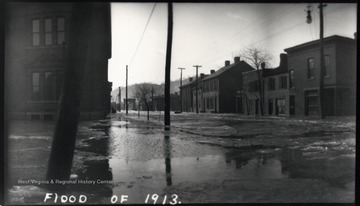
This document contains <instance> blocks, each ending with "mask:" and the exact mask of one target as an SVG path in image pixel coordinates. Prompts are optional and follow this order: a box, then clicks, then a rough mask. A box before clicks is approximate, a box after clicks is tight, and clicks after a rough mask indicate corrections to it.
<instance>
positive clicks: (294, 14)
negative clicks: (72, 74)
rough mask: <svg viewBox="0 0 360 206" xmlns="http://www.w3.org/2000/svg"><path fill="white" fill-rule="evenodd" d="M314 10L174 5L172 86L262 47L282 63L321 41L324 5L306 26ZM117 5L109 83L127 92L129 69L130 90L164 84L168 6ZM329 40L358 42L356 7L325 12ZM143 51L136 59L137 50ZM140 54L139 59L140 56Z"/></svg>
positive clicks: (314, 7)
mask: <svg viewBox="0 0 360 206" xmlns="http://www.w3.org/2000/svg"><path fill="white" fill-rule="evenodd" d="M307 5H308V4H272V3H271V4H259V3H252V4H245V3H232V4H230V3H217V4H210V3H174V4H173V8H174V30H173V45H172V61H171V80H176V79H179V78H180V70H179V69H178V68H179V67H184V68H186V69H185V70H183V78H187V77H189V76H192V75H195V68H194V67H193V65H202V68H199V73H205V74H208V73H210V70H211V69H215V70H217V69H219V68H221V67H222V66H223V65H224V61H225V60H230V61H231V63H232V62H233V58H234V57H235V56H238V55H239V52H240V51H241V49H243V48H244V47H246V46H251V45H258V46H261V47H263V48H264V49H266V50H267V51H268V52H269V53H271V54H272V55H273V56H274V61H273V62H272V63H271V64H272V66H274V67H276V66H277V65H278V63H279V55H280V53H282V52H284V49H285V48H288V47H292V46H295V45H298V44H301V43H304V42H307V41H312V40H316V39H318V38H319V10H318V8H317V6H318V4H310V5H312V18H313V22H312V23H311V24H307V23H306V11H305V10H306V9H307ZM153 7H154V3H112V4H111V12H112V16H111V17H112V58H111V60H110V61H109V81H110V82H113V89H115V88H117V87H118V86H125V71H126V65H129V85H131V84H135V83H142V82H153V83H163V82H164V77H165V53H166V38H167V4H165V3H156V6H155V9H154V11H153V14H152V16H151V19H150V21H149V24H148V27H147V29H146V31H145V33H144V36H143V39H142V41H141V44H140V45H139V41H140V39H141V36H142V34H143V31H144V29H145V26H146V23H147V21H148V19H149V16H150V14H151V11H152V9H153ZM324 19H325V20H324V22H325V23H324V25H325V33H324V36H325V37H327V36H331V35H334V34H336V35H341V36H346V37H350V38H353V34H354V32H355V31H356V20H357V13H356V4H327V6H326V7H325V8H324ZM138 45H139V47H138V50H137V52H136V54H135V51H136V48H137V46H138ZM134 54H135V55H134Z"/></svg>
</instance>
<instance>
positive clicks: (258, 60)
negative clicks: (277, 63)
mask: <svg viewBox="0 0 360 206" xmlns="http://www.w3.org/2000/svg"><path fill="white" fill-rule="evenodd" d="M240 56H241V57H242V58H244V60H245V61H246V62H247V63H248V64H250V65H251V66H252V67H254V68H255V69H256V70H257V77H258V81H257V83H258V88H259V102H260V113H261V116H263V115H264V82H263V79H262V75H261V72H260V69H261V67H265V63H270V62H271V61H272V60H273V56H272V55H271V54H270V53H268V52H267V51H266V50H265V49H264V48H262V47H261V46H251V47H246V48H245V49H243V50H242V51H241V54H240Z"/></svg>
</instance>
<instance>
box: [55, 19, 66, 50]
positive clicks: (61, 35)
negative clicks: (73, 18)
mask: <svg viewBox="0 0 360 206" xmlns="http://www.w3.org/2000/svg"><path fill="white" fill-rule="evenodd" d="M63 42H65V18H64V17H58V18H57V44H62V43H63Z"/></svg>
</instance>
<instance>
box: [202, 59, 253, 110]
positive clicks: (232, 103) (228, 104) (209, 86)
mask: <svg viewBox="0 0 360 206" xmlns="http://www.w3.org/2000/svg"><path fill="white" fill-rule="evenodd" d="M252 70H254V68H252V67H251V66H250V65H249V64H247V63H246V62H245V61H240V57H235V58H234V63H233V64H230V61H229V60H227V61H225V65H224V67H222V68H221V69H219V70H217V71H214V70H212V71H211V74H210V75H209V76H207V77H205V78H204V79H203V80H202V81H201V83H202V88H203V91H202V101H203V102H204V103H203V104H204V110H205V112H218V113H235V112H236V111H237V105H236V102H237V99H236V92H237V91H239V90H242V87H243V83H242V81H243V72H248V71H252Z"/></svg>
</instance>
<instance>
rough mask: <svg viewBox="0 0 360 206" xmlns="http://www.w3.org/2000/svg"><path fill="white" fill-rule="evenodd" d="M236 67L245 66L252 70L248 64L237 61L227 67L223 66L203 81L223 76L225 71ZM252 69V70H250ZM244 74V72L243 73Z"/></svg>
mask: <svg viewBox="0 0 360 206" xmlns="http://www.w3.org/2000/svg"><path fill="white" fill-rule="evenodd" d="M238 65H240V66H241V65H243V66H246V67H250V68H252V67H251V66H250V65H249V64H248V63H246V62H245V61H239V62H235V63H232V64H230V65H228V66H225V67H223V68H221V69H219V70H217V71H216V72H214V73H212V74H210V75H209V76H207V77H205V78H204V79H203V80H208V79H212V78H215V77H218V76H220V75H221V74H223V73H224V72H226V71H227V70H229V69H231V68H233V67H235V66H238ZM252 69H254V68H252ZM244 72H245V71H244Z"/></svg>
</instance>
